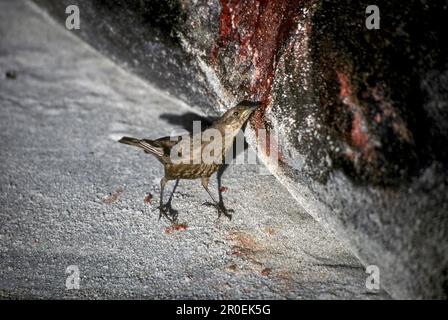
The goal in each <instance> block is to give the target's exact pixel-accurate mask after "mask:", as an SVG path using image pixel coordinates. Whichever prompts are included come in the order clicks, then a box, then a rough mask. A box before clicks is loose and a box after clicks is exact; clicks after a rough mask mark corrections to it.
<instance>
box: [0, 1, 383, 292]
mask: <svg viewBox="0 0 448 320" xmlns="http://www.w3.org/2000/svg"><path fill="white" fill-rule="evenodd" d="M0 35H1V37H0V39H1V40H0V41H1V42H0V72H1V75H2V78H1V80H0V84H1V85H0V104H1V107H0V127H1V130H0V141H1V142H0V150H1V153H0V173H1V174H0V190H1V191H0V208H1V209H0V210H1V211H0V298H87V299H97V298H120V299H121V298H137V299H141V298H157V299H164V298H199V299H201V298H217V299H228V298H233V299H239V298H261V299H264V298H273V299H284V298H286V299H302V298H305V299H312V298H318V299H336V298H341V299H350V298H355V299H383V298H389V296H388V295H387V293H385V292H384V291H382V290H381V291H379V292H370V291H369V290H367V289H366V287H365V281H366V277H367V274H366V273H365V269H364V267H363V266H362V265H361V264H360V262H359V261H358V260H357V259H356V258H355V257H354V256H353V255H352V254H351V253H350V252H349V251H348V250H347V249H345V248H344V247H343V246H342V245H341V243H340V242H339V241H338V240H337V239H336V237H335V235H334V234H333V233H332V232H330V231H328V230H326V229H323V228H322V227H321V226H320V225H319V224H318V223H317V222H316V221H315V220H313V219H312V218H311V216H309V215H308V214H306V213H304V211H303V210H302V209H300V208H299V207H298V205H297V203H296V202H295V201H294V200H293V199H292V197H291V195H290V194H289V193H288V192H287V191H286V189H285V188H284V187H283V186H282V185H281V184H280V183H279V182H277V181H276V179H275V178H274V177H273V176H271V175H266V174H260V173H261V172H263V170H260V167H259V166H257V165H234V166H231V167H229V169H228V170H227V171H226V173H225V174H224V178H223V184H224V185H225V186H226V187H228V188H229V189H228V191H227V192H226V193H225V194H224V196H225V201H226V204H227V206H228V207H230V208H233V209H235V214H234V218H233V220H232V221H228V220H226V219H221V220H219V221H218V220H217V214H216V212H215V210H214V209H212V208H209V207H206V206H201V203H203V202H204V201H206V200H208V199H207V194H206V193H205V191H203V190H202V188H201V186H200V183H199V181H183V182H182V183H181V184H180V185H179V188H178V193H177V194H176V195H175V198H174V202H173V206H174V207H175V208H176V209H178V210H179V212H180V215H179V223H183V224H185V228H186V229H185V230H172V229H170V225H169V223H168V222H167V221H165V220H160V221H159V220H158V211H157V209H156V205H155V203H157V202H158V192H159V179H160V177H161V176H162V167H161V166H160V165H159V164H158V163H157V162H156V160H155V159H154V158H152V157H150V156H148V155H145V154H144V153H143V152H139V150H136V149H133V148H131V147H128V146H124V145H121V144H119V143H117V142H116V139H117V138H119V137H121V136H122V135H125V134H126V135H134V136H141V137H143V136H147V137H159V136H162V135H167V134H170V132H171V130H172V129H173V126H172V125H170V124H169V123H167V122H166V120H165V119H166V118H167V115H169V114H172V115H174V116H175V115H182V114H184V113H187V112H191V111H192V110H191V109H190V108H189V107H188V106H187V105H185V104H184V103H181V102H179V101H177V100H175V99H173V98H172V97H170V96H168V95H166V94H165V93H164V92H160V91H158V90H156V89H154V88H153V87H151V86H150V85H149V84H147V83H145V82H144V81H142V80H140V79H139V78H137V77H136V76H134V75H132V74H130V73H128V72H126V71H125V70H123V69H121V68H119V67H117V66H116V65H114V64H113V63H112V62H111V61H109V60H108V59H106V58H105V57H103V56H101V55H100V54H98V53H97V52H95V51H94V50H92V49H91V48H90V47H88V46H87V45H86V44H84V43H83V42H82V41H80V40H79V39H78V38H76V37H75V36H73V35H72V34H70V32H69V31H66V30H64V29H63V28H61V27H60V26H59V25H56V24H55V23H53V22H52V21H51V20H50V19H49V18H48V17H47V16H45V15H44V14H42V13H41V12H40V11H38V10H37V9H36V7H35V6H34V5H31V4H30V3H28V2H26V1H23V0H7V1H1V2H0ZM7 73H8V76H6V74H7ZM212 185H213V186H216V182H215V181H214V182H213V183H212ZM148 193H151V194H152V195H153V196H154V197H153V203H154V204H149V203H145V202H144V201H143V200H144V198H145V196H146V195H147V194H148ZM70 265H76V266H78V267H79V270H80V276H81V282H80V289H79V290H66V288H65V281H66V277H67V274H66V273H65V271H66V268H67V267H68V266H70Z"/></svg>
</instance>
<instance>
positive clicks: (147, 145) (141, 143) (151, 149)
mask: <svg viewBox="0 0 448 320" xmlns="http://www.w3.org/2000/svg"><path fill="white" fill-rule="evenodd" d="M118 142H120V143H124V144H128V145H131V146H136V147H139V148H142V149H143V150H145V152H147V153H152V154H154V155H156V156H159V157H162V156H163V149H162V148H160V147H156V146H153V145H152V144H151V140H146V139H136V138H132V137H123V138H121V139H120V140H118Z"/></svg>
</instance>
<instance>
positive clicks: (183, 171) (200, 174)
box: [119, 101, 258, 215]
mask: <svg viewBox="0 0 448 320" xmlns="http://www.w3.org/2000/svg"><path fill="white" fill-rule="evenodd" d="M257 106H258V105H254V103H251V102H247V101H243V102H242V103H239V104H238V105H237V106H235V107H233V108H231V109H229V110H228V111H227V112H225V113H224V114H223V115H222V116H221V117H220V118H218V119H217V120H215V121H214V122H213V123H212V125H211V126H210V127H209V128H208V129H207V130H215V132H216V130H217V131H218V132H219V133H220V135H221V136H222V141H221V142H222V143H223V144H222V148H219V154H217V155H215V156H216V160H217V161H214V162H209V161H205V160H204V157H203V152H204V150H205V148H206V147H207V145H208V144H210V143H212V141H214V140H205V141H204V140H203V139H202V137H203V135H204V133H207V130H205V132H199V133H195V134H194V135H191V134H190V135H187V136H177V137H162V138H159V139H156V140H150V139H137V138H132V137H123V138H121V139H120V140H119V142H120V143H124V144H128V145H132V146H136V147H139V148H141V149H143V150H144V151H145V152H146V153H149V154H152V155H154V156H155V157H156V158H157V159H158V160H159V161H160V162H161V163H162V164H163V165H164V169H165V176H164V178H163V179H162V181H161V199H160V200H161V205H160V208H161V213H162V210H163V208H164V205H163V203H162V198H163V189H164V186H165V184H166V182H167V181H169V180H176V181H178V180H179V179H198V178H201V179H202V185H203V186H204V188H205V189H206V190H207V192H208V193H209V195H210V196H211V197H212V199H213V201H214V202H215V203H216V205H217V207H218V211H219V212H220V213H221V211H224V213H225V214H226V215H227V211H226V209H225V208H224V204H223V203H221V202H222V197H221V196H220V203H218V202H216V200H215V199H214V198H213V196H212V194H211V193H210V191H209V190H208V187H207V185H208V179H209V177H210V176H211V175H212V174H213V173H215V172H216V171H218V170H219V168H220V166H221V165H222V164H223V163H224V157H225V155H226V152H227V150H228V149H229V148H230V147H232V145H233V140H234V138H235V136H236V135H237V134H238V132H239V131H240V129H241V128H242V126H243V125H244V123H245V122H246V121H247V119H248V118H249V116H250V115H251V114H252V112H253V111H255V109H256V107H257ZM209 132H210V131H209ZM185 138H189V139H188V140H183V139H185ZM196 139H199V141H200V142H199V143H197V142H196V141H197V140H196ZM183 141H187V144H184V145H180V144H181V143H183ZM173 148H175V149H173ZM185 148H189V151H188V152H186V150H185ZM184 152H186V153H184ZM183 153H184V154H183ZM173 156H177V157H178V159H179V158H180V159H182V160H184V161H175V160H174V158H173ZM197 159H199V161H197ZM176 186H177V183H176ZM173 192H174V191H173ZM171 198H172V197H170V200H169V202H170V201H171ZM220 210H221V211H220Z"/></svg>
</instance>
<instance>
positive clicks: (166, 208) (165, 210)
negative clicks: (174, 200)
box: [158, 203, 179, 223]
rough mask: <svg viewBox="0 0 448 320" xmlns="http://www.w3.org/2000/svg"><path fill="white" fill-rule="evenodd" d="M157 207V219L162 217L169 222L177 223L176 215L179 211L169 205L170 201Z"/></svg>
mask: <svg viewBox="0 0 448 320" xmlns="http://www.w3.org/2000/svg"><path fill="white" fill-rule="evenodd" d="M158 209H159V220H160V219H161V218H162V217H164V218H166V219H167V220H168V221H170V222H171V223H177V217H178V215H179V212H178V211H177V210H175V209H173V207H171V203H166V204H163V205H161V206H159V207H158Z"/></svg>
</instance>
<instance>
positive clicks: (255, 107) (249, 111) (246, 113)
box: [243, 106, 260, 119]
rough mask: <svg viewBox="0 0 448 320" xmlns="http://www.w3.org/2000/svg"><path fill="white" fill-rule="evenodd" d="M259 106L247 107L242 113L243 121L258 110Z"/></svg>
mask: <svg viewBox="0 0 448 320" xmlns="http://www.w3.org/2000/svg"><path fill="white" fill-rule="evenodd" d="M259 107H260V106H254V107H249V108H247V109H246V110H244V111H243V117H244V119H249V117H250V115H251V114H252V113H253V112H254V111H255V110H257V109H258V108H259Z"/></svg>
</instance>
